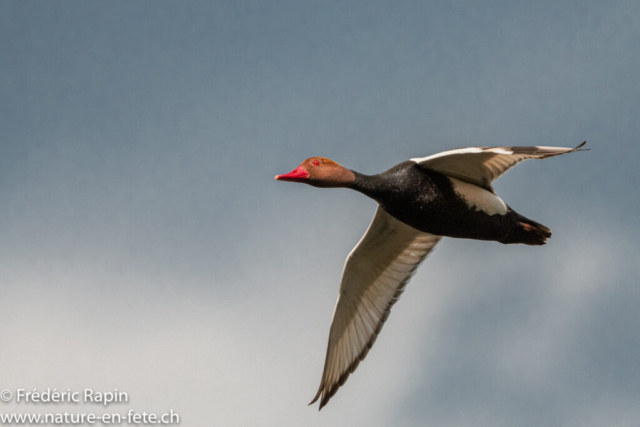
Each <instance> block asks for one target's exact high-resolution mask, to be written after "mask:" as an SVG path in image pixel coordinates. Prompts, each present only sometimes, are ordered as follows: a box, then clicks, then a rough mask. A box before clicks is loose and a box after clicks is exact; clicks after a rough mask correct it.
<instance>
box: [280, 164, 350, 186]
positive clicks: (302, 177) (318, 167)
mask: <svg viewBox="0 0 640 427" xmlns="http://www.w3.org/2000/svg"><path fill="white" fill-rule="evenodd" d="M276 179H277V180H278V181H292V182H303V183H305V184H309V185H313V186H314V187H325V188H329V187H346V186H348V185H349V184H351V183H352V182H354V181H355V180H356V175H355V174H354V173H353V172H352V171H350V170H349V169H347V168H345V167H344V166H342V165H340V164H338V163H336V162H334V161H333V160H331V159H327V158H326V157H310V158H308V159H307V160H305V161H304V162H302V163H300V166H298V167H297V168H296V169H294V170H292V171H291V172H289V173H287V174H284V175H276Z"/></svg>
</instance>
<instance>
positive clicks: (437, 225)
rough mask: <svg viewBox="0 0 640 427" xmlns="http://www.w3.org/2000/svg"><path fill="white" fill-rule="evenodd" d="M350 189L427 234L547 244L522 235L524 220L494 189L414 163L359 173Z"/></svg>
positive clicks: (535, 238) (535, 236) (534, 234)
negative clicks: (379, 170)
mask: <svg viewBox="0 0 640 427" xmlns="http://www.w3.org/2000/svg"><path fill="white" fill-rule="evenodd" d="M350 188H353V189H354V190H357V191H359V192H361V193H363V194H365V195H367V196H369V197H371V198H372V199H374V200H375V201H376V202H378V203H379V204H380V206H381V207H382V208H383V209H384V210H385V211H386V212H387V213H389V214H390V215H391V216H393V217H394V218H396V219H398V220H400V221H402V222H403V223H405V224H407V225H410V226H411V227H413V228H415V229H417V230H420V231H423V232H425V233H430V234H435V235H438V236H443V237H456V238H462V239H476V240H495V241H498V242H501V243H527V244H542V242H541V241H540V239H539V238H538V236H539V234H536V233H533V232H530V233H527V232H523V231H522V230H523V226H522V223H521V222H520V221H521V218H523V217H521V216H520V215H519V214H517V213H516V212H514V211H513V210H511V209H510V208H509V207H508V206H507V205H506V204H505V203H504V202H503V201H502V199H500V198H499V197H498V196H496V195H495V194H494V193H492V192H491V191H489V190H486V189H484V188H482V187H478V186H476V185H474V184H469V183H467V182H465V181H461V180H459V179H456V178H452V177H448V176H446V175H443V174H441V173H440V172H436V171H434V170H431V169H428V168H425V167H422V166H420V165H419V164H417V163H416V162H413V161H411V160H407V161H406V162H402V163H400V164H398V165H396V166H394V167H393V168H391V169H389V170H387V171H385V172H383V173H381V174H379V175H374V176H366V175H362V174H359V173H356V180H355V181H354V183H353V184H352V185H351V186H350ZM531 233H533V234H531ZM536 242H538V243H536Z"/></svg>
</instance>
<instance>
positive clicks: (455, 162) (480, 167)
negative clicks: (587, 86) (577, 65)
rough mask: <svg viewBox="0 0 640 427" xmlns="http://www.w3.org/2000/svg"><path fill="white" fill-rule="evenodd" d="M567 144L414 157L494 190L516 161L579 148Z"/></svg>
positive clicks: (487, 149) (454, 176)
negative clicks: (497, 181) (501, 176)
mask: <svg viewBox="0 0 640 427" xmlns="http://www.w3.org/2000/svg"><path fill="white" fill-rule="evenodd" d="M586 143H587V141H585V142H583V143H582V144H580V145H578V146H577V147H576V148H564V147H471V148H459V149H457V150H449V151H444V152H442V153H438V154H434V155H433V156H429V157H422V158H415V159H411V160H413V161H414V162H416V163H418V164H419V165H421V166H424V167H426V168H429V169H432V170H435V171H437V172H440V173H442V174H444V175H447V176H450V177H453V178H457V179H460V180H462V181H466V182H469V183H471V184H475V185H478V186H480V187H483V188H486V189H487V190H489V191H493V188H492V187H491V183H492V182H493V181H495V180H496V179H498V178H499V177H500V175H502V174H504V173H505V172H507V171H508V170H509V169H511V168H512V167H513V166H515V165H516V164H518V163H520V162H521V161H523V160H528V159H546V158H547V157H553V156H559V155H561V154H566V153H571V152H573V151H578V150H579V149H580V147H582V146H583V145H584V144H586ZM580 151H582V150H580Z"/></svg>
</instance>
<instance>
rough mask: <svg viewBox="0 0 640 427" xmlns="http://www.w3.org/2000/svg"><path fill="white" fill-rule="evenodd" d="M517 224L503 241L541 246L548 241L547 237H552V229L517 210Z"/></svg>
mask: <svg viewBox="0 0 640 427" xmlns="http://www.w3.org/2000/svg"><path fill="white" fill-rule="evenodd" d="M513 213H514V214H516V220H517V221H518V222H517V225H516V227H515V229H514V230H513V231H512V232H511V233H509V234H508V235H507V237H506V239H504V240H501V243H505V244H508V243H524V244H525V245H532V246H540V245H544V244H545V243H547V239H548V238H549V237H551V229H550V228H548V227H545V226H544V225H542V224H538V223H537V222H535V221H532V220H530V219H529V218H526V217H524V216H522V215H520V214H519V213H517V212H513Z"/></svg>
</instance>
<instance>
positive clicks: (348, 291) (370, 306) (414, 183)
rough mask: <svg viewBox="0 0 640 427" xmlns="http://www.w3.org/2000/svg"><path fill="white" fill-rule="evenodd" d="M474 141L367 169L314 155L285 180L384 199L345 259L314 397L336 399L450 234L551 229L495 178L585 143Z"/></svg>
mask: <svg viewBox="0 0 640 427" xmlns="http://www.w3.org/2000/svg"><path fill="white" fill-rule="evenodd" d="M585 143H586V141H585V142H583V143H582V144H580V145H579V146H577V147H576V148H562V147H470V148H461V149H456V150H449V151H445V152H442V153H439V154H434V155H432V156H429V157H422V158H414V159H410V160H407V161H405V162H402V163H400V164H397V165H396V166H394V167H392V168H391V169H389V170H387V171H385V172H382V173H380V174H378V175H371V176H369V175H363V174H361V173H358V172H355V171H352V170H349V169H347V168H345V167H343V166H341V165H339V164H338V163H336V162H334V161H333V160H330V159H327V158H324V157H311V158H309V159H307V160H305V161H304V162H302V163H301V164H300V166H298V167H297V168H296V169H294V170H293V171H291V172H289V173H287V174H284V175H277V176H276V177H275V179H276V180H279V181H290V182H302V183H305V184H309V185H312V186H314V187H323V188H334V187H345V188H351V189H353V190H356V191H359V192H360V193H363V194H365V195H366V196H368V197H370V198H372V199H373V200H375V201H376V202H378V205H379V206H378V209H377V210H376V213H375V215H374V217H373V221H372V222H371V225H370V226H369V228H368V229H367V231H366V232H365V234H364V236H363V237H362V239H361V240H360V242H359V243H358V244H357V245H356V247H355V248H353V250H352V251H351V253H350V254H349V256H348V257H347V260H346V262H345V266H344V271H343V273H342V282H341V283H340V291H339V294H338V301H337V303H336V307H335V311H334V314H333V320H332V323H331V329H330V332H329V345H328V348H327V355H326V359H325V363H324V372H323V374H322V380H321V382H320V387H319V389H318V392H317V394H316V396H315V397H314V399H313V401H312V402H311V404H312V403H315V402H316V401H317V400H318V399H320V409H322V407H323V406H325V405H326V404H327V402H329V399H331V397H333V396H334V395H335V394H336V392H337V391H338V389H339V388H340V386H342V385H344V383H345V382H346V380H347V378H348V377H349V375H350V374H351V373H353V372H354V371H355V370H356V368H357V367H358V364H359V363H360V362H361V361H362V360H363V359H364V358H365V357H366V355H367V353H368V352H369V350H370V349H371V347H372V346H373V343H374V342H375V340H376V338H377V337H378V334H379V333H380V331H381V329H382V326H383V324H384V322H385V321H386V320H387V317H389V312H390V311H391V307H392V306H393V304H395V302H396V301H397V300H398V298H400V295H401V294H402V292H403V291H404V289H405V287H406V285H407V283H408V282H409V280H410V279H411V277H412V276H413V274H414V273H415V272H416V269H417V268H418V266H419V265H420V264H421V263H422V261H424V259H425V258H426V257H427V255H429V253H430V252H431V251H433V249H434V248H435V247H436V245H437V244H438V242H440V240H441V239H442V238H443V237H456V238H462V239H477V240H490V241H497V242H500V243H504V244H515V243H524V244H526V245H534V246H538V245H544V244H545V242H546V241H547V239H548V238H549V237H551V230H550V229H549V228H547V227H545V226H544V225H542V224H538V223H537V222H535V221H532V220H530V219H528V218H526V217H524V216H522V215H520V214H518V213H517V212H515V211H514V210H513V209H511V208H510V207H509V206H508V205H507V204H506V203H505V202H504V201H502V199H501V198H500V197H498V196H497V195H496V194H495V191H494V190H493V187H492V186H491V183H492V182H493V181H495V180H496V179H498V178H499V177H500V176H501V175H502V174H504V173H505V172H507V171H508V170H509V169H511V168H512V167H513V166H515V165H516V164H518V163H520V162H521V161H523V160H528V159H546V158H548V157H553V156H559V155H561V154H567V153H572V152H574V151H583V150H581V147H583V146H584V145H585Z"/></svg>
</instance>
